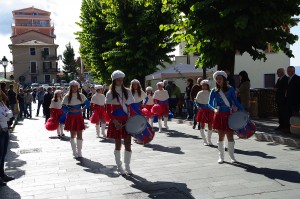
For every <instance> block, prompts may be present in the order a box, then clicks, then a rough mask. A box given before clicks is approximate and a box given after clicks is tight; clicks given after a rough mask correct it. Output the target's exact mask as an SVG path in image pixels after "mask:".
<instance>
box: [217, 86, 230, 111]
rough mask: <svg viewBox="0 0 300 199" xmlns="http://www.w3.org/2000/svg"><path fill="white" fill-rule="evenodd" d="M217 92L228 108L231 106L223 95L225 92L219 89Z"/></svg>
mask: <svg viewBox="0 0 300 199" xmlns="http://www.w3.org/2000/svg"><path fill="white" fill-rule="evenodd" d="M219 94H220V96H221V98H222V100H223V102H224V104H225V105H226V106H227V107H228V108H229V109H230V108H231V106H230V103H229V101H228V99H227V97H226V96H225V94H224V93H223V91H222V90H221V89H220V91H219Z"/></svg>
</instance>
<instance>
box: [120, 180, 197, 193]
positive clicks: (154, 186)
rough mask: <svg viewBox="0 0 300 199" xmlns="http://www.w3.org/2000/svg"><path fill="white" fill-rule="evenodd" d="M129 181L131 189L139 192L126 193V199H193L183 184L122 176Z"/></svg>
mask: <svg viewBox="0 0 300 199" xmlns="http://www.w3.org/2000/svg"><path fill="white" fill-rule="evenodd" d="M123 177H124V178H125V179H126V180H128V181H131V182H132V183H133V184H132V185H131V186H132V187H133V188H135V189H138V190H140V191H141V192H134V193H126V194H124V195H125V197H126V198H153V199H154V198H155V199H176V198H180V199H194V197H193V196H192V195H191V189H189V188H188V187H187V185H186V184H185V183H176V182H164V181H157V182H150V181H148V180H147V179H145V178H142V177H140V176H138V175H132V176H123Z"/></svg>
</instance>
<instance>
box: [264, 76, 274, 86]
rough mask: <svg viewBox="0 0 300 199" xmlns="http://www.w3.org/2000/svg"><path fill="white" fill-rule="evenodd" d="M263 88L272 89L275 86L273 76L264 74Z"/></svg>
mask: <svg viewBox="0 0 300 199" xmlns="http://www.w3.org/2000/svg"><path fill="white" fill-rule="evenodd" d="M264 76H265V88H273V87H274V86H275V74H265V75H264Z"/></svg>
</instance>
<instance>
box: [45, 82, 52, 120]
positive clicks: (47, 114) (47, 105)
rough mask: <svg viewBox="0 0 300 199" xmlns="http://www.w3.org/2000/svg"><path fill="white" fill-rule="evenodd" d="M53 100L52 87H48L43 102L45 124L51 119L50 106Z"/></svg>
mask: <svg viewBox="0 0 300 199" xmlns="http://www.w3.org/2000/svg"><path fill="white" fill-rule="evenodd" d="M52 98H53V92H52V87H48V88H47V92H46V93H45V95H44V100H43V112H44V114H45V123H46V122H47V120H48V119H49V118H50V104H51V101H52Z"/></svg>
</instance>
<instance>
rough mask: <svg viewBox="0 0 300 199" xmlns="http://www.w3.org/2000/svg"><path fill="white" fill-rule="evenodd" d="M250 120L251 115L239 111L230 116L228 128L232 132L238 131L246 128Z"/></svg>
mask: <svg viewBox="0 0 300 199" xmlns="http://www.w3.org/2000/svg"><path fill="white" fill-rule="evenodd" d="M248 120H249V115H248V114H247V113H246V112H244V111H238V112H235V113H232V114H231V115H230V117H229V118H228V126H229V128H231V129H232V130H235V131H237V130H239V129H242V128H244V127H245V126H246V125H247V122H248Z"/></svg>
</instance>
